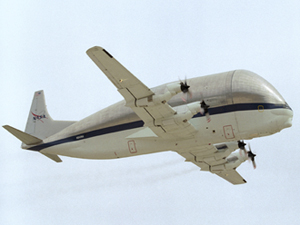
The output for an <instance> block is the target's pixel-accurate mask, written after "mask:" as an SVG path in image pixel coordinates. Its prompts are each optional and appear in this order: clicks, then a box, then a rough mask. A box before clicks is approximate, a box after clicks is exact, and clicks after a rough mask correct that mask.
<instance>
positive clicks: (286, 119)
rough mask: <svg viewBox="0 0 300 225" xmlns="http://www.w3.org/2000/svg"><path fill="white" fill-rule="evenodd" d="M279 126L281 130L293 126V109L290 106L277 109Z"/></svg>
mask: <svg viewBox="0 0 300 225" xmlns="http://www.w3.org/2000/svg"><path fill="white" fill-rule="evenodd" d="M276 114H277V126H278V128H279V130H282V129H285V128H288V127H291V126H292V120H293V111H292V110H291V108H290V107H288V108H285V109H282V110H280V111H277V113H276Z"/></svg>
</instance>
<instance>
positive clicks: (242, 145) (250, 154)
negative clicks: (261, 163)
mask: <svg viewBox="0 0 300 225" xmlns="http://www.w3.org/2000/svg"><path fill="white" fill-rule="evenodd" d="M245 146H246V143H245V142H244V141H238V147H239V149H240V150H241V151H243V152H244V153H245V155H247V158H248V160H249V161H251V162H252V165H253V168H254V169H256V163H255V160H254V158H255V156H256V155H255V154H254V153H253V152H252V150H251V147H250V144H249V143H248V146H249V151H247V150H246V148H245Z"/></svg>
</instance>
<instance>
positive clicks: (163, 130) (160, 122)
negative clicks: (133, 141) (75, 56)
mask: <svg viewBox="0 0 300 225" xmlns="http://www.w3.org/2000/svg"><path fill="white" fill-rule="evenodd" d="M87 54H88V56H89V57H90V58H91V59H92V60H93V61H94V63H95V64H96V65H97V66H98V67H99V68H100V69H101V70H102V72H103V73H104V74H105V75H106V76H107V77H108V79H109V80H110V81H111V82H112V83H113V84H114V85H115V86H116V87H117V89H118V91H119V92H120V94H121V95H122V96H123V97H124V99H125V101H126V106H128V107H130V108H131V109H132V110H133V111H134V112H135V113H136V114H137V115H138V116H139V117H140V118H141V119H142V120H143V121H144V125H145V126H147V127H149V128H150V129H151V130H152V131H153V132H154V133H155V134H156V135H157V136H160V137H163V138H187V137H192V136H193V135H194V134H195V133H196V131H197V130H196V129H195V128H194V126H193V125H192V124H190V122H189V121H188V120H189V119H191V118H192V116H193V115H186V116H185V117H184V116H183V117H184V118H183V119H182V118H181V117H180V116H179V115H177V112H176V111H175V110H174V109H173V108H172V107H171V106H170V105H169V104H168V103H167V102H165V101H156V102H155V101H154V100H153V99H154V98H155V97H156V95H155V93H153V92H152V91H151V90H150V89H149V88H148V87H147V86H146V85H145V84H143V83H142V82H141V81H140V80H139V79H137V78H136V77H135V76H134V75H133V74H132V73H130V72H129V71H128V70H127V69H126V68H125V67H124V66H123V65H121V64H120V63H119V62H118V61H117V60H116V59H114V57H113V56H112V55H111V54H109V53H108V52H107V51H106V50H105V49H103V48H101V47H97V46H96V47H93V48H90V49H89V50H87ZM181 116H182V115H181ZM139 135H140V134H139Z"/></svg>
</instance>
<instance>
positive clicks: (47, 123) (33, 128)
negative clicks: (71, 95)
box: [25, 90, 74, 140]
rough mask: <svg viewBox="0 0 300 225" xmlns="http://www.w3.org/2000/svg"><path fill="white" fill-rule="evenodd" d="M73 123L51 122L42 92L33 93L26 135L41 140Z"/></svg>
mask: <svg viewBox="0 0 300 225" xmlns="http://www.w3.org/2000/svg"><path fill="white" fill-rule="evenodd" d="M73 123H74V121H57V120H53V119H52V118H51V116H50V115H49V113H48V111H47V108H46V104H45V96H44V91H43V90H41V91H36V92H35V93H34V96H33V100H32V104H31V108H30V111H29V115H28V120H27V124H26V128H25V132H26V133H28V134H31V135H33V136H35V137H37V138H39V139H41V140H43V139H45V138H47V137H49V136H51V135H53V134H55V133H57V132H59V131H61V130H62V129H64V128H66V127H68V126H70V125H71V124H73Z"/></svg>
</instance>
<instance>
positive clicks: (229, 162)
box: [210, 149, 256, 173]
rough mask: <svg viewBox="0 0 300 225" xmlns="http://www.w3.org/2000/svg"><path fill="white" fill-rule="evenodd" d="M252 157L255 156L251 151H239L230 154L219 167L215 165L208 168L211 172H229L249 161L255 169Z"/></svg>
mask: <svg viewBox="0 0 300 225" xmlns="http://www.w3.org/2000/svg"><path fill="white" fill-rule="evenodd" d="M254 157H255V154H253V153H252V151H251V150H250V151H248V152H246V151H243V150H241V149H240V150H239V151H236V152H233V153H231V154H230V155H229V156H228V157H227V158H226V163H224V164H221V165H216V166H212V167H211V168H210V170H211V172H214V173H216V172H220V171H224V170H231V169H236V168H237V167H238V166H239V165H241V164H242V163H243V162H245V161H246V160H248V159H249V160H251V161H252V163H253V167H254V168H255V167H256V165H255V162H254Z"/></svg>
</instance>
